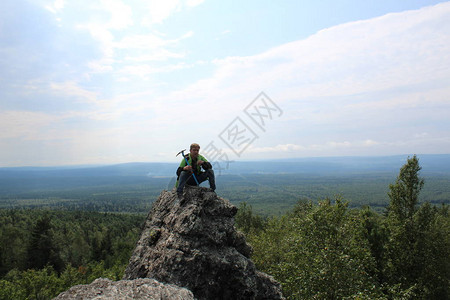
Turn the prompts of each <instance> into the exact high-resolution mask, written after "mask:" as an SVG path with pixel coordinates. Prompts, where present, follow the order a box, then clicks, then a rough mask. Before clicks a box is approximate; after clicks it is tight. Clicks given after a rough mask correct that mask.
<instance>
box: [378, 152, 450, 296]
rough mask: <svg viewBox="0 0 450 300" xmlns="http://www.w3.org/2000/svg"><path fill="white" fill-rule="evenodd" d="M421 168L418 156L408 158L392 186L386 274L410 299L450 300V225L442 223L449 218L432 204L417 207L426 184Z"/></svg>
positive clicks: (394, 288) (445, 222) (396, 288)
mask: <svg viewBox="0 0 450 300" xmlns="http://www.w3.org/2000/svg"><path fill="white" fill-rule="evenodd" d="M420 170H421V167H420V166H419V160H418V158H417V157H416V156H415V155H414V156H413V157H412V158H408V160H407V162H406V164H405V165H404V166H403V167H402V168H401V169H400V173H399V176H398V178H397V181H396V183H395V184H391V185H390V186H389V189H390V192H389V197H390V200H391V201H390V204H389V209H388V217H387V222H386V223H387V229H388V231H389V239H388V241H387V243H386V247H385V248H386V250H385V255H386V258H385V268H384V273H385V276H386V280H387V284H388V285H389V286H390V288H389V289H390V290H396V291H400V293H404V294H405V295H409V298H411V299H412V298H415V299H447V297H448V296H449V286H450V279H449V268H450V262H449V259H448V257H450V250H449V248H450V245H449V242H450V241H449V230H448V228H449V227H448V226H447V227H445V226H442V225H443V224H447V225H448V217H447V218H445V209H443V210H442V212H439V211H438V210H437V209H436V208H433V207H432V206H431V205H430V204H429V203H424V204H422V205H421V206H418V203H419V193H420V190H421V189H422V187H423V185H424V180H423V179H422V178H420V177H419V171H420ZM409 298H407V299H409Z"/></svg>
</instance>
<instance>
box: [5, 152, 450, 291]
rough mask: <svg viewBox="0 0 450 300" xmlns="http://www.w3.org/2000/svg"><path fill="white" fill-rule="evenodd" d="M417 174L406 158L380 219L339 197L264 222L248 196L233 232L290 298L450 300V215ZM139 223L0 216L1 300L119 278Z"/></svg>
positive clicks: (36, 211) (19, 213)
mask: <svg viewBox="0 0 450 300" xmlns="http://www.w3.org/2000/svg"><path fill="white" fill-rule="evenodd" d="M420 169H421V167H420V166H419V161H418V158H417V157H416V156H414V157H412V158H408V160H407V162H406V164H405V165H404V166H403V167H402V168H401V169H400V172H399V174H398V176H397V178H396V179H394V180H393V181H392V182H390V183H387V184H386V197H387V198H388V199H389V200H388V205H387V206H386V207H385V209H384V210H383V211H380V210H379V209H373V208H372V207H371V206H369V205H365V206H360V207H357V206H355V205H353V206H352V205H350V204H349V201H348V199H346V198H345V197H342V196H336V197H325V198H322V200H320V201H313V200H311V199H307V198H305V197H297V203H296V204H295V205H293V206H291V207H290V208H289V209H286V210H285V211H283V212H281V213H276V214H271V215H270V214H261V213H259V210H258V211H255V210H254V208H253V205H255V204H254V203H256V202H255V201H257V197H256V195H254V196H255V197H252V198H249V199H243V201H241V202H240V204H239V210H238V213H237V215H236V227H237V228H238V229H239V230H240V231H242V232H243V233H244V234H245V235H246V237H247V241H248V242H249V243H250V244H251V245H252V247H253V249H254V252H253V255H252V260H253V261H254V263H255V264H256V266H257V268H258V269H259V270H261V271H263V272H266V273H268V274H270V275H272V276H274V278H275V279H276V280H277V281H279V282H280V283H281V285H282V288H283V293H284V296H285V297H286V298H287V299H448V298H449V297H450V259H449V257H450V214H449V213H450V212H449V208H448V205H447V204H437V203H435V202H432V201H421V199H422V197H421V195H422V194H421V192H422V189H425V187H426V185H427V182H426V181H425V182H424V181H423V179H422V178H421V177H420V172H419V171H420ZM255 186H257V187H259V188H261V189H263V187H261V185H259V184H258V185H255ZM271 188H275V186H272V187H271ZM245 189H246V188H244V189H242V190H239V193H240V194H242V195H245V194H246V193H247V195H248V191H247V192H246V191H245ZM227 192H228V190H225V191H224V193H225V194H226V193H227ZM250 192H251V191H250ZM283 192H284V190H283ZM230 193H231V191H230ZM219 194H220V193H219ZM281 194H283V193H282V192H281ZM335 194H339V193H338V192H336V193H335ZM221 196H222V195H221ZM223 196H224V197H225V198H227V197H226V195H223ZM147 197H148V196H147ZM368 197H370V195H368ZM245 200H251V201H245ZM427 200H429V199H427ZM265 201H267V203H269V200H268V199H266V200H265ZM277 201H278V200H277ZM274 202H275V201H274ZM270 205H273V207H275V205H276V203H275V204H274V203H272V204H270ZM144 219H145V213H143V212H134V213H130V212H111V211H110V212H99V211H87V210H77V209H74V208H71V209H64V207H60V206H58V207H48V206H47V207H45V206H44V207H34V208H30V207H27V208H19V207H15V208H10V209H7V208H3V209H1V210H0V299H51V298H52V297H54V296H56V295H57V294H58V293H60V292H62V291H64V290H67V289H68V288H69V287H71V286H73V285H76V284H82V283H90V282H92V281H93V280H94V279H96V278H98V277H106V278H110V279H112V280H119V279H121V278H122V275H123V272H124V270H125V267H126V265H127V263H128V259H129V257H130V255H131V252H132V250H133V248H134V246H135V243H136V241H137V239H138V237H139V233H140V230H141V225H142V222H143V221H144Z"/></svg>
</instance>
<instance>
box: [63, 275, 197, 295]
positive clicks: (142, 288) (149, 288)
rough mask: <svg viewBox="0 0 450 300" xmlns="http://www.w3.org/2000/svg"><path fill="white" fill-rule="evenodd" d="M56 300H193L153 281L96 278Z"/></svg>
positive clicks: (186, 292) (73, 288)
mask: <svg viewBox="0 0 450 300" xmlns="http://www.w3.org/2000/svg"><path fill="white" fill-rule="evenodd" d="M54 299H56V300H65V299H80V300H81V299H98V300H102V299H104V300H124V299H151V300H174V299H176V300H193V299H194V295H193V294H192V292H191V291H189V290H187V289H184V288H180V287H177V286H174V285H171V284H162V283H160V282H158V281H156V280H154V279H150V278H139V279H135V280H120V281H111V280H109V279H105V278H98V279H96V280H95V281H94V282H92V283H91V284H88V285H76V286H73V287H71V288H70V289H69V290H67V291H65V292H63V293H61V294H59V295H58V296H57V297H56V298H54Z"/></svg>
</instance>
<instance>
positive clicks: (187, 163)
mask: <svg viewBox="0 0 450 300" xmlns="http://www.w3.org/2000/svg"><path fill="white" fill-rule="evenodd" d="M184 151H186V149H184V150H181V151H180V152H178V153H177V155H175V156H178V155H180V153H181V155H183V157H184V160H185V161H186V165H188V166H190V164H189V161H188V159H187V158H186V156H185V155H184ZM192 176H194V179H195V182H196V183H197V186H199V185H200V184H199V183H198V180H197V177H195V174H194V170H192Z"/></svg>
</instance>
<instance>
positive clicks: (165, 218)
mask: <svg viewBox="0 0 450 300" xmlns="http://www.w3.org/2000/svg"><path fill="white" fill-rule="evenodd" d="M236 212H237V208H236V207H235V206H233V205H232V204H231V203H230V202H229V201H228V200H225V199H223V198H220V197H218V196H217V195H216V194H215V193H214V192H212V191H211V190H210V189H208V188H203V187H186V188H185V190H184V195H183V199H182V200H178V199H177V196H176V193H174V192H170V191H163V192H162V193H161V195H160V196H159V198H158V200H157V201H156V202H155V203H154V204H153V206H152V209H151V211H150V213H149V215H148V217H147V220H146V222H145V224H144V228H143V230H142V233H141V237H140V239H139V241H138V242H137V245H136V248H135V250H134V252H133V255H132V257H131V258H130V261H129V265H128V267H127V269H126V271H125V276H124V278H123V279H126V280H132V279H137V278H154V279H156V280H158V281H160V282H164V283H170V284H175V285H177V286H180V287H185V288H187V289H189V290H190V291H192V292H193V294H194V296H195V297H196V298H197V299H258V300H260V299H284V298H283V296H282V294H281V288H280V285H279V283H277V282H276V281H275V280H274V279H273V278H272V277H270V276H268V275H267V274H264V273H261V272H258V271H257V270H256V269H255V265H254V264H253V262H252V261H251V260H250V255H251V252H252V249H251V247H250V246H249V245H248V244H247V243H246V241H245V238H244V235H243V234H242V233H240V232H238V231H236V229H235V227H234V215H235V214H236Z"/></svg>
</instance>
